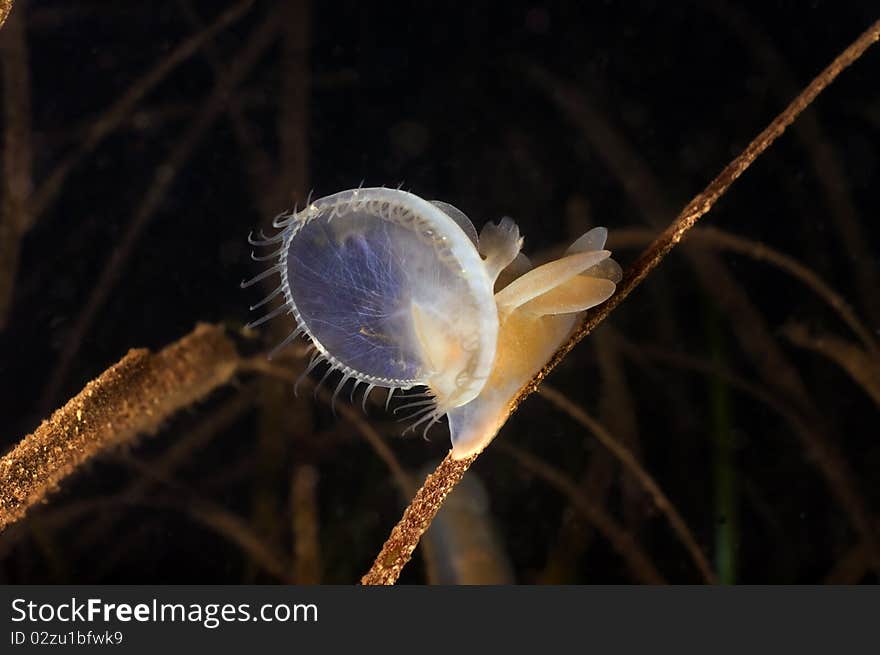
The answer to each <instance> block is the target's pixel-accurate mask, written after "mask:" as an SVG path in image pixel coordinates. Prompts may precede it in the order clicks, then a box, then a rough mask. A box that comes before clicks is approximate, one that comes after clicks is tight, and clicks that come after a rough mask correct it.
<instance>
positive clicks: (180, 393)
mask: <svg viewBox="0 0 880 655" xmlns="http://www.w3.org/2000/svg"><path fill="white" fill-rule="evenodd" d="M237 362H238V354H237V353H236V350H235V346H234V345H233V344H232V342H231V341H230V340H229V339H228V338H227V337H226V336H225V335H224V333H223V330H222V329H221V328H219V327H217V326H213V325H205V324H201V325H198V326H197V327H196V329H195V330H193V331H192V332H191V333H190V334H188V335H186V336H185V337H183V338H182V339H180V340H179V341H176V342H175V343H173V344H171V345H170V346H168V347H166V348H164V349H163V350H161V351H159V352H158V353H155V354H153V353H151V352H150V351H148V350H146V349H137V350H135V349H133V350H130V351H129V352H128V354H127V355H125V357H123V358H122V359H121V360H120V361H119V362H117V363H116V364H114V365H113V366H111V367H110V368H109V369H107V370H106V371H104V372H103V373H102V374H101V375H99V376H98V377H97V378H95V379H94V380H92V381H91V382H89V383H88V384H87V385H86V386H85V388H84V389H83V390H82V391H81V392H80V393H78V394H77V395H76V396H74V397H73V398H71V399H70V400H69V401H68V402H67V404H65V405H64V406H63V407H62V408H61V409H59V410H57V411H56V412H54V413H53V414H52V416H51V417H50V418H49V419H47V420H45V421H43V423H42V424H41V425H40V426H39V427H38V428H37V429H36V430H35V431H34V432H33V433H32V434H29V435H27V436H26V437H25V438H24V439H22V440H21V441H20V442H19V443H18V445H17V446H15V448H13V449H12V450H11V451H10V452H9V453H7V454H6V455H4V456H3V458H2V459H0V530H2V529H3V528H5V527H6V526H7V525H9V524H10V523H14V522H15V521H18V520H19V519H21V518H22V517H23V516H24V515H25V513H26V512H27V510H28V509H29V508H30V507H32V506H33V505H34V504H36V503H38V502H40V501H42V500H43V499H45V498H46V496H47V495H48V494H50V493H51V492H52V491H53V490H55V489H56V488H57V487H58V485H59V483H60V482H61V481H62V480H63V479H64V478H66V477H67V476H69V475H70V474H71V473H73V472H74V471H76V469H77V468H78V467H79V466H80V465H81V464H82V463H83V462H85V461H87V460H89V459H91V458H93V457H95V456H96V455H98V454H99V453H101V452H103V451H104V450H106V449H107V448H110V447H112V446H116V445H119V444H123V443H127V442H130V441H131V440H133V439H134V438H135V437H136V436H137V435H139V434H142V433H145V432H154V431H155V430H157V429H158V428H159V426H160V425H161V424H162V422H163V421H164V420H166V419H167V418H168V417H169V416H171V415H172V414H174V413H175V412H176V411H178V410H179V409H181V408H183V407H187V406H189V405H191V404H193V403H194V402H196V401H198V400H200V399H201V398H203V397H204V396H206V395H207V394H208V393H209V392H211V391H212V390H213V389H215V388H216V387H218V386H219V385H222V384H224V383H226V382H228V381H229V379H230V378H231V377H232V375H233V374H234V373H235V370H236V365H237Z"/></svg>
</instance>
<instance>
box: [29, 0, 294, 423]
mask: <svg viewBox="0 0 880 655" xmlns="http://www.w3.org/2000/svg"><path fill="white" fill-rule="evenodd" d="M279 30H280V26H279V23H278V18H277V15H276V14H275V13H274V12H272V13H270V14H269V15H268V17H267V18H266V19H265V20H264V21H263V22H262V23H261V24H260V25H258V26H257V27H256V28H254V30H253V32H252V35H251V37H250V39H249V40H248V42H247V43H246V44H245V45H244V47H242V48H241V50H240V51H239V52H238V53H237V54H236V60H235V63H234V65H233V66H232V67H231V68H230V70H229V74H228V75H227V76H226V77H225V78H222V79H219V80H217V81H216V83H215V85H214V89H213V91H212V92H211V94H210V96H209V97H208V98H207V99H206V100H205V102H204V104H203V106H202V110H201V111H200V112H199V113H198V115H197V116H196V117H195V118H194V119H193V122H192V123H191V124H190V125H189V127H188V128H187V130H186V132H185V133H184V134H183V135H182V136H181V138H180V139H179V140H178V141H177V142H176V144H175V146H174V148H173V149H172V150H171V152H170V153H169V154H168V157H167V158H166V159H165V161H164V162H163V163H162V164H160V165H159V166H158V167H157V168H156V173H155V176H154V178H153V180H152V182H151V184H150V187H149V189H147V192H146V193H145V194H144V197H143V198H142V199H141V202H140V205H139V206H138V208H137V210H136V211H135V213H134V215H133V216H132V219H131V221H130V222H129V223H128V225H127V226H126V229H125V233H124V234H123V235H122V237H121V238H120V239H119V241H118V242H117V243H116V244H115V247H114V249H113V253H112V255H111V256H110V259H109V260H108V261H107V263H106V264H105V266H104V268H103V270H102V271H101V274H100V276H99V277H98V280H97V281H96V282H95V284H94V286H93V288H92V292H91V294H90V295H89V298H88V300H87V301H86V302H85V303H84V305H83V308H82V311H81V312H80V313H79V316H78V317H77V319H76V321H75V323H74V324H73V327H72V328H71V330H70V332H69V334H68V335H67V338H66V339H65V340H64V345H63V346H62V348H61V351H60V355H59V357H58V364H57V365H56V366H55V369H54V371H53V372H52V374H51V376H50V378H49V381H48V383H47V384H46V388H45V390H44V391H43V394H42V401H41V403H40V405H41V406H42V407H44V408H47V407H51V406H52V404H53V402H54V400H53V399H54V398H55V396H56V395H57V393H58V391H59V389H60V388H61V386H62V385H63V383H64V380H65V378H66V377H67V373H68V371H69V369H70V366H71V364H72V363H73V359H74V357H75V356H76V353H77V352H78V350H79V347H80V344H81V343H82V341H83V339H84V338H85V337H86V335H87V334H88V332H89V330H90V329H91V327H92V323H93V322H94V320H95V319H96V318H97V316H98V312H99V311H100V309H101V307H102V306H103V305H104V302H105V301H106V300H107V298H108V297H109V295H110V292H111V290H112V289H113V287H114V286H115V285H116V283H117V282H118V280H119V274H120V272H121V271H122V269H123V268H124V266H125V265H126V263H127V262H128V260H129V259H130V258H131V257H132V253H133V251H134V247H135V245H136V244H137V241H138V239H139V238H140V235H141V233H142V232H143V231H144V230H145V229H146V227H147V225H148V224H149V223H150V221H151V220H152V219H153V216H154V215H155V213H156V212H157V211H158V210H159V208H160V207H161V204H162V202H163V200H164V199H165V195H166V194H167V193H168V191H169V189H170V188H171V185H172V184H173V183H174V181H175V179H176V176H177V174H178V173H179V172H180V170H182V168H183V166H184V164H185V163H186V161H187V160H189V158H190V157H191V156H192V155H193V153H194V152H195V150H196V148H197V147H198V145H199V144H200V143H201V141H202V138H203V137H204V136H205V135H206V134H207V133H208V130H209V129H210V128H211V127H212V126H213V125H214V123H215V122H216V121H217V120H218V119H219V117H220V116H221V115H222V113H223V109H224V107H225V106H226V98H227V97H228V96H229V94H230V93H233V92H234V91H235V89H236V87H238V85H239V84H240V83H241V82H242V81H243V80H244V78H245V77H246V76H247V75H248V73H250V71H251V70H252V69H253V67H254V65H256V63H257V61H258V60H259V58H260V57H261V56H262V54H263V53H264V52H265V51H266V49H268V48H269V46H270V45H271V44H272V43H273V42H274V40H275V37H276V36H277V35H278V32H279Z"/></svg>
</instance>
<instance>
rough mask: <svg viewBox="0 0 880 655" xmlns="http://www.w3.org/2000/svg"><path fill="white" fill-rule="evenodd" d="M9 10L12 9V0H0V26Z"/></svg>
mask: <svg viewBox="0 0 880 655" xmlns="http://www.w3.org/2000/svg"><path fill="white" fill-rule="evenodd" d="M10 11H12V0H0V27H3V23H5V22H6V18H7V17H8V16H9V12H10Z"/></svg>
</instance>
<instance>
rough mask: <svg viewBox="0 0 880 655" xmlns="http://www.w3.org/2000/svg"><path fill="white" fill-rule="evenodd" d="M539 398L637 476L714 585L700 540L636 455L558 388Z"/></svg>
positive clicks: (545, 389) (543, 389) (545, 391)
mask: <svg viewBox="0 0 880 655" xmlns="http://www.w3.org/2000/svg"><path fill="white" fill-rule="evenodd" d="M540 395H541V396H543V397H544V398H546V399H547V400H549V401H550V402H551V403H552V404H553V405H555V406H556V407H557V408H558V409H560V410H561V411H563V412H565V413H566V414H568V415H569V416H570V417H571V418H572V419H573V420H574V421H576V422H577V423H580V424H581V425H582V426H584V427H585V428H586V429H587V430H589V431H590V432H591V433H592V434H593V436H595V437H596V439H597V440H598V441H599V443H601V444H602V445H603V446H604V447H605V448H607V449H608V450H609V451H610V452H611V453H612V454H613V455H614V457H616V458H617V459H618V461H620V463H621V464H622V465H623V466H624V468H625V469H626V470H627V471H629V472H630V473H631V474H632V475H633V476H634V477H635V479H636V480H637V481H638V484H639V485H640V486H641V487H642V488H643V489H645V491H647V492H648V495H649V496H651V499H652V500H653V501H654V505H655V506H656V507H657V509H659V510H660V511H661V512H662V513H663V514H664V515H665V516H666V519H667V520H668V521H669V525H670V526H672V530H673V531H674V532H675V534H676V536H677V537H678V539H679V541H681V543H682V545H683V546H684V547H685V548H686V549H687V551H688V553H689V554H690V556H691V559H693V561H694V565H695V566H696V567H697V569H698V570H699V571H700V574H701V575H702V576H703V579H704V580H705V581H706V582H707V583H709V584H714V583H715V573H714V571H712V566H711V565H710V564H709V560H707V559H706V555H705V554H704V553H703V550H702V549H701V548H700V546H699V544H697V540H696V538H695V537H694V535H693V533H692V532H691V530H690V528H689V527H688V525H687V523H686V522H685V520H684V518H682V516H681V514H679V513H678V510H677V509H676V507H675V505H673V503H672V501H671V500H669V497H668V496H667V495H666V494H665V493H664V492H663V490H662V489H661V488H660V485H659V484H657V482H656V480H654V478H653V477H652V476H651V474H650V473H648V472H647V471H646V470H645V469H644V467H643V466H642V465H641V464H640V463H639V461H638V460H637V459H636V458H635V457H634V456H633V454H632V452H631V451H630V450H629V448H627V447H626V446H625V445H624V444H623V443H621V442H620V441H618V439H616V438H615V437H614V436H613V435H612V434H611V433H610V432H608V430H606V429H605V427H604V426H603V425H602V424H601V423H599V421H597V420H596V419H594V418H593V417H592V416H590V415H589V414H587V413H586V412H585V411H584V410H583V409H582V408H581V407H579V406H578V405H577V404H576V403H574V402H572V401H571V400H569V399H568V398H567V397H566V396H565V395H564V394H562V393H561V392H559V391H557V390H556V389H554V388H552V387H550V386H549V385H546V384H545V385H543V386H542V387H541V389H540Z"/></svg>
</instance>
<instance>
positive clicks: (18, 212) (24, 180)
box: [0, 5, 33, 328]
mask: <svg viewBox="0 0 880 655" xmlns="http://www.w3.org/2000/svg"><path fill="white" fill-rule="evenodd" d="M24 9H25V6H24V5H19V6H18V7H17V8H16V10H15V13H14V14H12V15H11V16H10V18H9V21H8V22H7V24H6V26H5V28H4V29H3V31H2V32H0V74H2V80H3V97H2V108H3V179H2V180H0V328H2V327H3V326H4V325H5V323H6V319H7V316H8V313H9V308H10V306H11V305H12V294H13V291H14V289H15V278H16V272H17V270H18V258H19V252H20V250H21V240H22V238H23V237H24V235H25V233H27V231H28V228H30V225H31V222H32V220H33V216H32V215H31V212H30V208H29V206H28V200H29V196H30V194H31V185H32V183H33V181H32V178H31V176H32V162H33V148H32V147H31V83H30V75H29V72H28V69H29V66H28V46H27V30H26V25H25V12H24Z"/></svg>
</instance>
